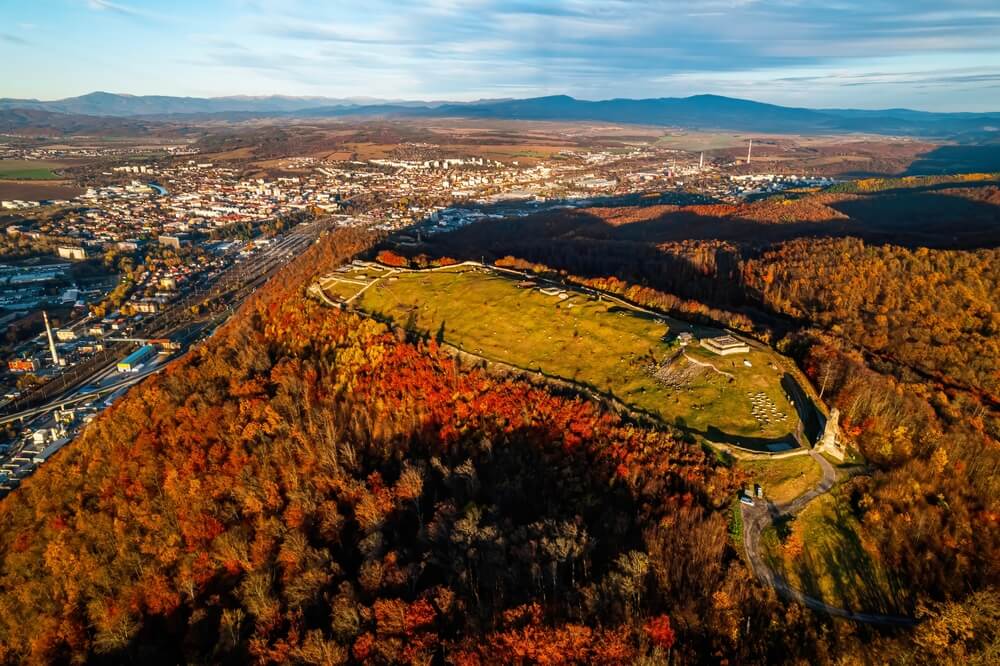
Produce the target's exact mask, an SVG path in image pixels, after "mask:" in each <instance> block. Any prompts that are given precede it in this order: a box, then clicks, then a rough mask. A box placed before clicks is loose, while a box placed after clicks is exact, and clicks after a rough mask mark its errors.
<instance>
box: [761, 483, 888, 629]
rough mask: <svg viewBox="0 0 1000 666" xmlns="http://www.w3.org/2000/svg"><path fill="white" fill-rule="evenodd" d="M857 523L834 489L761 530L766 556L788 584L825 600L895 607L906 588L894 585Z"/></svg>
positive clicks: (862, 607) (876, 608) (858, 607)
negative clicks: (795, 514)
mask: <svg viewBox="0 0 1000 666" xmlns="http://www.w3.org/2000/svg"><path fill="white" fill-rule="evenodd" d="M859 528H860V525H858V523H857V520H856V519H855V518H854V516H853V515H852V514H851V512H850V510H849V507H848V506H847V505H846V503H845V502H844V501H843V500H841V499H839V498H838V497H837V495H836V492H834V493H831V494H828V495H822V496H820V497H818V498H816V499H815V500H813V501H812V502H810V503H809V505H808V506H806V508H805V509H803V511H802V513H800V514H799V515H798V516H796V517H795V518H794V519H792V520H791V521H790V522H788V523H785V524H784V525H781V524H778V525H776V526H775V527H772V528H769V529H768V530H765V532H764V535H763V544H764V551H765V557H767V558H768V560H769V561H770V563H771V565H772V566H773V567H774V569H775V570H776V571H778V572H780V573H781V574H782V575H783V576H784V577H785V578H786V579H787V580H788V582H789V583H790V584H791V585H792V586H793V587H795V588H796V589H799V590H801V591H802V592H804V593H806V594H808V595H810V596H813V597H816V598H819V599H822V600H823V601H825V602H826V603H828V604H832V605H835V606H839V607H841V608H848V609H851V610H855V611H868V612H883V613H891V612H893V611H897V610H898V609H899V607H900V605H901V604H902V603H903V601H904V600H903V599H902V597H903V596H905V592H903V591H902V590H900V588H899V587H898V586H897V585H894V582H893V580H892V577H891V574H890V572H889V571H887V570H886V568H885V567H884V566H882V564H881V562H880V561H879V558H878V554H877V552H876V550H875V547H874V546H873V545H871V544H866V543H864V542H863V541H862V540H861V538H860V537H859V534H860V529H859ZM790 543H791V544H800V545H801V548H799V547H796V546H795V545H792V546H789V545H788V544H790Z"/></svg>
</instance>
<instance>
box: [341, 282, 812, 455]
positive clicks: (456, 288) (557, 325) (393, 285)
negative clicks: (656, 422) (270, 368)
mask: <svg viewBox="0 0 1000 666" xmlns="http://www.w3.org/2000/svg"><path fill="white" fill-rule="evenodd" d="M334 276H335V279H330V278H327V279H326V280H325V281H324V283H323V284H324V293H326V294H327V295H328V296H331V297H339V298H343V299H346V298H349V297H350V296H352V295H353V294H354V293H357V292H358V291H359V290H360V288H361V287H363V286H364V284H365V283H366V282H368V281H370V280H371V279H372V278H376V277H378V276H377V275H375V273H374V271H373V269H371V268H358V269H355V270H353V271H351V272H347V273H337V274H334ZM352 276H353V277H352ZM361 276H365V277H363V278H362V277H361ZM359 278H360V279H359ZM519 285H520V286H519ZM544 286H546V285H544V284H539V285H531V286H529V285H527V284H525V283H519V281H518V279H517V278H516V277H511V276H508V275H504V274H500V273H494V272H492V271H487V270H482V269H476V268H471V267H461V268H455V269H450V270H443V271H433V272H430V271H424V272H410V271H403V272H399V273H395V274H392V275H389V276H387V277H379V279H377V281H376V282H375V284H373V285H372V286H370V287H369V288H368V289H366V290H365V291H364V293H363V294H362V295H361V296H360V297H359V298H358V299H357V300H356V301H355V302H354V303H353V305H354V306H355V307H357V308H359V309H361V310H364V311H367V312H370V313H372V314H376V315H379V316H380V317H383V318H386V319H390V320H392V321H393V323H395V324H397V325H400V326H403V327H406V328H408V329H411V330H416V331H419V332H422V333H424V334H426V335H429V336H435V337H440V339H443V340H444V341H445V342H448V343H450V344H452V345H454V346H456V347H458V348H460V349H462V350H463V351H466V352H469V353H471V354H475V355H477V356H481V357H483V358H485V359H488V360H491V361H500V362H503V363H507V364H510V365H514V366H516V367H518V368H521V369H524V370H528V371H534V372H540V373H544V374H545V375H548V376H551V377H557V378H560V379H564V380H570V381H573V382H576V383H578V384H581V385H584V386H586V387H588V388H590V389H592V390H594V391H597V392H599V393H602V394H604V395H606V396H611V397H614V398H617V399H619V400H621V401H622V402H624V403H626V404H628V405H630V406H631V407H633V408H636V409H638V410H642V411H645V412H647V413H649V414H651V415H654V416H656V417H659V418H660V419H662V420H663V421H665V422H667V423H670V424H673V425H676V426H679V427H682V428H683V429H685V430H688V431H693V432H695V433H697V434H700V435H703V436H706V437H707V438H708V439H710V440H713V441H725V442H730V443H739V444H741V445H743V446H749V447H752V448H764V447H766V446H768V445H774V444H776V443H778V442H782V443H783V445H784V446H787V445H789V444H791V445H794V440H793V436H792V433H793V432H794V431H795V429H796V428H797V427H798V418H797V416H796V414H795V410H794V408H793V407H792V406H791V405H790V404H789V403H788V400H787V398H786V397H785V395H784V393H783V390H782V388H781V375H782V372H781V371H779V370H778V366H779V365H780V364H775V359H774V358H773V355H772V354H771V353H770V352H768V351H765V350H758V349H753V350H751V352H750V353H748V354H741V355H738V356H730V357H721V356H717V355H715V354H713V353H711V352H709V351H707V350H705V349H702V348H701V347H699V346H698V345H697V344H691V345H688V346H687V347H682V346H681V345H680V343H679V342H678V341H677V334H678V333H681V332H689V333H692V334H693V335H694V336H695V337H696V338H702V337H711V336H714V335H719V334H721V331H719V330H717V329H711V328H706V327H700V326H693V325H691V324H688V323H685V322H681V321H678V320H675V319H671V318H668V317H662V316H656V315H651V314H649V313H646V312H642V311H639V310H636V309H633V308H630V307H625V306H623V305H621V304H619V303H616V302H613V301H611V300H608V299H607V298H603V297H599V296H595V295H591V294H586V293H583V292H580V291H574V290H566V291H563V292H562V294H561V295H548V294H545V293H542V291H541V290H540V287H544ZM744 361H747V362H748V363H749V365H747V363H744ZM755 396H756V399H758V400H761V401H764V400H766V401H767V403H768V404H769V405H773V406H774V411H775V413H780V414H783V415H785V418H784V420H780V419H778V418H777V417H772V418H770V419H769V420H763V421H762V420H761V418H762V417H760V416H755V414H754V412H753V405H754V403H753V399H755V398H754V397H755ZM758 413H759V412H758Z"/></svg>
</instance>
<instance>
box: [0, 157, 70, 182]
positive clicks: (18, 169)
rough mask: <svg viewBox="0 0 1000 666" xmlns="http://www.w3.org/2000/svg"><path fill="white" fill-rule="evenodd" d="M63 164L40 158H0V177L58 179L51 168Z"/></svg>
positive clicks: (56, 167) (7, 178)
mask: <svg viewBox="0 0 1000 666" xmlns="http://www.w3.org/2000/svg"><path fill="white" fill-rule="evenodd" d="M63 166H65V165H64V164H62V163H60V162H45V161H42V160H0V179H5V180H58V179H59V176H58V175H57V174H55V173H53V171H52V170H53V169H58V168H60V167H63Z"/></svg>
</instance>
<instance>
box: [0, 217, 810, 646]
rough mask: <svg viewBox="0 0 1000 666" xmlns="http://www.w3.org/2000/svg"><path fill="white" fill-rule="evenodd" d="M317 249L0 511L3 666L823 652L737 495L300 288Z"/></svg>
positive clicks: (684, 456) (343, 254)
mask: <svg viewBox="0 0 1000 666" xmlns="http://www.w3.org/2000/svg"><path fill="white" fill-rule="evenodd" d="M369 242H370V238H367V237H365V236H364V235H363V234H358V233H355V232H350V231H345V232H339V233H338V234H336V235H333V236H330V237H327V238H325V239H324V240H323V241H322V242H321V243H320V244H318V245H316V246H314V247H313V248H312V249H310V250H309V252H308V253H307V255H306V256H305V257H304V258H303V259H302V260H300V261H297V262H295V263H294V264H293V265H292V266H291V267H290V268H289V269H288V270H286V271H285V272H284V273H283V274H281V275H280V276H279V278H278V279H276V280H274V281H273V282H272V283H270V285H269V286H268V287H267V288H265V289H264V290H262V292H261V293H260V294H259V296H258V297H257V298H256V299H255V300H253V301H251V302H250V303H248V304H247V305H246V306H244V308H243V309H242V310H241V311H240V312H239V313H238V314H237V316H236V317H235V318H234V319H233V320H232V321H231V322H230V323H229V324H228V325H227V326H226V327H225V328H224V329H223V330H221V331H220V332H219V333H218V334H217V335H216V336H215V337H213V338H212V339H210V340H209V341H207V342H206V343H205V344H204V345H203V346H201V347H198V348H196V349H194V350H193V351H192V352H190V353H189V354H188V355H187V356H186V357H185V358H184V359H182V360H181V361H179V362H176V363H174V364H172V365H171V366H170V367H169V368H168V369H167V370H166V371H165V372H164V373H163V374H162V375H159V376H157V377H156V378H154V379H151V380H150V381H148V382H145V383H143V384H141V385H140V386H139V387H137V388H136V389H134V390H133V391H132V392H131V393H130V394H128V395H127V396H125V397H124V398H123V399H122V400H120V401H119V402H118V403H116V405H115V406H114V407H112V408H111V409H109V410H108V411H107V412H106V413H105V414H104V415H102V417H101V418H99V419H98V420H97V421H95V422H94V423H93V424H92V425H91V426H90V427H89V428H88V429H87V430H86V431H85V433H84V434H83V435H82V436H81V437H80V438H79V440H78V441H76V442H74V443H73V444H71V445H69V446H67V447H66V448H65V449H64V450H63V451H62V452H61V453H60V454H59V455H58V456H56V457H55V458H54V459H52V460H51V461H50V462H48V463H47V464H46V465H45V466H43V467H42V468H41V469H40V470H39V471H38V472H37V473H36V474H35V475H34V476H32V477H31V478H30V479H28V480H26V481H25V482H24V484H23V485H22V487H21V488H20V489H19V490H18V491H17V492H15V493H13V494H12V495H10V496H9V497H7V498H6V499H4V500H3V502H2V503H0V534H2V537H0V660H2V661H3V662H6V663H25V662H27V663H39V664H41V663H53V662H70V661H73V662H79V661H98V662H108V663H120V662H122V661H134V662H140V663H176V662H223V663H246V662H248V661H253V662H257V663H288V662H297V663H315V664H330V663H348V662H351V663H386V664H388V663H419V664H425V663H456V664H476V663H483V664H491V663H517V662H522V663H529V662H530V663H549V664H563V663H608V664H617V663H626V662H631V661H636V660H640V661H641V660H647V661H649V662H650V663H660V662H664V661H672V662H674V663H691V662H696V661H705V660H718V659H728V660H730V661H732V662H742V663H751V662H773V661H778V660H783V659H787V658H794V657H795V656H796V655H798V656H801V657H803V658H807V657H813V656H815V655H816V654H817V650H818V651H819V654H821V655H825V650H826V647H825V646H826V643H825V642H824V641H823V640H822V636H823V635H825V634H826V633H827V632H828V631H829V630H828V629H826V628H823V627H817V626H814V625H813V624H812V622H811V619H810V618H809V617H808V616H805V615H802V614H801V613H793V614H791V615H789V616H787V617H786V616H784V614H783V611H782V610H781V607H780V606H778V605H777V603H776V602H775V600H774V599H773V597H772V596H771V594H770V592H769V591H768V590H766V589H764V588H760V587H759V586H758V585H756V583H754V582H752V581H751V579H750V577H749V573H748V572H747V571H746V569H745V568H744V567H743V566H742V564H741V562H740V560H739V558H738V557H737V555H736V553H735V551H734V549H733V547H732V545H731V542H730V540H729V537H728V534H727V520H726V517H725V516H726V515H727V513H728V512H727V510H726V509H727V504H728V501H729V498H730V497H731V496H732V493H733V492H734V490H735V488H736V487H738V485H739V484H740V482H741V481H742V480H741V479H740V478H738V477H737V476H735V475H734V474H733V473H732V472H731V471H730V470H729V469H727V468H726V467H723V466H720V465H719V464H718V462H717V461H715V460H714V458H712V457H709V456H707V455H706V454H705V453H704V452H703V451H701V450H700V449H698V448H695V447H692V446H691V445H689V444H686V443H682V442H679V441H677V440H675V439H674V438H672V437H671V436H670V434H669V433H666V432H654V431H649V430H644V429H640V428H638V427H635V426H632V425H629V424H628V423H625V422H623V421H621V420H620V419H619V418H618V417H615V416H612V415H610V414H608V413H605V412H603V411H601V410H600V409H598V408H597V407H595V406H594V405H592V404H590V403H586V402H581V401H580V400H573V399H567V398H561V397H556V396H553V395H551V394H550V393H547V392H546V391H544V390H542V389H540V388H537V387H533V386H530V385H527V384H524V383H520V382H517V381H509V380H504V379H498V378H496V377H493V376H490V375H488V374H487V373H484V372H481V371H478V370H475V369H469V368H462V367H460V366H459V365H458V364H457V362H456V361H454V360H453V359H451V358H450V357H448V356H446V355H444V354H443V353H442V352H440V351H439V350H438V349H437V348H436V346H435V345H434V343H426V344H424V343H420V342H410V341H407V340H406V339H405V335H404V334H399V335H397V334H395V333H393V332H390V331H388V330H387V329H385V328H384V327H383V326H381V325H379V324H376V323H374V322H372V321H371V320H368V319H363V318H359V317H356V316H353V315H351V314H349V313H342V312H339V311H336V310H334V309H331V308H324V307H321V306H320V305H318V304H317V303H314V302H313V301H311V300H307V299H306V298H305V297H304V286H305V285H306V284H308V283H309V281H310V280H312V279H313V278H314V277H315V276H316V275H317V274H319V273H321V272H325V271H327V270H329V269H330V267H332V266H335V265H337V264H338V263H340V262H341V261H343V260H344V259H346V258H348V257H350V256H353V255H354V254H355V253H357V252H358V251H360V250H361V249H363V248H364V247H366V246H367V244H368V243H369Z"/></svg>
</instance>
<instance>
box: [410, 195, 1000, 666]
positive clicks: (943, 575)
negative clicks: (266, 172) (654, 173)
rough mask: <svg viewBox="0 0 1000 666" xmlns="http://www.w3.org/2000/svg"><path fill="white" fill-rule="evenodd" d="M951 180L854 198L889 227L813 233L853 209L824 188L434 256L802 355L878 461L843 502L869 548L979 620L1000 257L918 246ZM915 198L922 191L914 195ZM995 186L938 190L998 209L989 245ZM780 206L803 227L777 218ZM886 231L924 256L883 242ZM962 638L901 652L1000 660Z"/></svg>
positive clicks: (993, 516)
mask: <svg viewBox="0 0 1000 666" xmlns="http://www.w3.org/2000/svg"><path fill="white" fill-rule="evenodd" d="M945 185H946V186H947V187H949V188H952V187H954V186H955V185H954V183H952V182H951V181H948V182H947V183H945V184H944V185H942V183H941V182H939V180H933V181H929V182H927V183H924V181H921V180H915V181H906V182H896V183H894V184H893V187H889V186H886V187H882V186H880V185H879V184H878V183H870V184H868V185H866V186H865V188H866V189H867V190H870V191H872V192H875V193H876V194H873V195H871V197H874V198H864V197H863V195H852V196H856V197H858V198H855V199H851V200H850V202H848V203H849V204H850V205H852V206H861V207H863V208H864V209H865V210H869V211H875V210H882V211H883V213H884V214H885V217H884V218H883V219H882V220H881V221H879V223H878V225H880V226H877V228H875V229H874V230H873V229H872V228H871V227H869V226H866V224H865V222H864V220H862V219H854V218H851V219H850V220H849V221H847V222H845V221H844V220H843V219H840V218H836V219H831V220H830V221H827V222H823V221H820V220H821V218H822V215H821V216H819V217H816V218H815V219H816V220H817V221H816V222H815V223H812V222H810V223H809V224H808V225H804V224H803V222H802V220H800V219H798V218H797V216H796V211H801V212H802V213H803V216H804V219H806V220H809V219H813V217H815V216H813V217H811V215H812V214H811V213H810V211H814V212H815V211H816V210H819V209H818V208H817V206H819V207H825V208H829V207H831V206H840V207H842V208H843V207H844V203H845V202H846V201H847V200H840V203H837V202H836V201H834V200H833V198H832V197H831V195H828V194H821V195H816V196H815V197H806V198H805V199H803V200H800V201H792V200H788V201H787V203H781V202H775V201H766V202H761V203H759V204H750V205H746V206H743V207H738V208H735V209H734V208H733V207H722V209H721V210H720V211H717V214H713V215H707V214H706V213H707V212H708V211H706V209H705V207H692V208H686V209H685V208H681V209H673V208H671V209H662V210H652V211H651V210H649V209H634V210H629V209H612V210H608V209H594V210H590V211H585V212H579V211H576V212H566V213H557V214H550V215H540V216H536V217H533V218H526V219H523V220H503V221H496V222H486V223H483V224H480V225H474V226H472V227H469V228H467V229H464V230H462V231H459V232H456V233H454V234H449V235H446V236H442V237H441V238H440V239H435V241H434V242H433V243H432V244H430V245H429V247H428V250H429V252H430V254H433V255H437V254H444V255H447V256H449V257H456V258H458V259H465V258H469V257H478V256H480V255H481V254H485V255H486V256H487V257H493V258H495V259H496V260H498V261H499V262H500V263H501V264H503V265H508V266H516V267H518V268H524V269H530V270H534V271H536V272H539V273H543V274H547V275H549V276H556V277H561V278H563V279H566V280H569V281H572V282H578V283H583V284H588V285H591V286H595V287H598V288H601V289H604V290H607V291H611V292H614V293H617V294H620V295H622V296H624V297H626V298H628V299H630V300H631V301H633V302H635V303H639V304H643V305H648V306H652V307H657V308H660V309H663V310H666V311H669V312H673V313H675V314H677V315H679V316H683V317H686V318H689V319H694V320H706V321H715V322H719V323H722V324H725V325H727V326H730V327H733V328H736V329H739V330H743V331H746V332H749V333H752V334H753V335H755V336H757V337H759V338H760V339H762V340H766V341H769V342H771V343H772V344H776V345H777V346H778V348H779V349H781V350H784V351H786V352H788V353H790V354H792V355H793V356H794V357H795V358H796V359H797V360H798V362H799V364H800V365H801V367H802V368H803V369H804V370H805V371H806V373H807V374H808V375H809V376H810V378H811V379H812V381H813V384H814V386H815V387H816V388H817V390H818V391H819V392H820V393H821V395H822V396H823V397H824V399H825V400H826V401H827V402H828V403H829V404H830V405H831V406H836V407H838V408H839V409H840V413H841V423H840V425H841V426H842V428H843V432H844V434H845V436H846V438H847V441H848V442H849V444H850V445H851V446H852V447H853V448H855V449H856V450H857V451H858V452H859V453H860V455H861V456H862V457H863V459H864V460H865V461H866V464H867V465H868V468H867V469H866V470H865V473H863V474H859V475H857V476H855V477H854V478H853V479H851V480H850V481H848V482H847V483H845V484H844V485H843V486H841V487H839V488H838V490H837V491H836V493H837V497H838V498H840V499H839V500H838V501H841V502H842V503H843V505H844V506H846V507H848V509H849V512H850V516H851V520H853V521H857V525H859V530H860V531H859V532H858V536H857V538H858V540H859V541H858V546H859V547H860V548H862V549H863V550H864V551H865V552H867V553H868V554H869V555H871V556H874V557H877V559H878V561H880V562H881V563H883V565H885V566H887V567H890V568H891V570H892V571H893V572H894V574H895V575H897V576H898V578H899V580H901V581H903V583H902V584H903V585H904V586H905V589H903V590H899V591H898V592H897V595H900V594H901V596H903V597H909V598H910V599H911V601H910V602H908V605H909V606H910V607H909V612H911V613H913V614H915V615H916V616H917V617H923V615H922V614H923V613H925V612H927V611H928V609H937V611H938V612H942V613H948V614H951V616H952V620H954V621H955V622H958V620H957V619H956V618H958V617H959V616H961V617H963V618H965V619H964V620H962V622H965V623H966V624H965V625H964V626H969V625H968V622H970V621H971V620H969V618H971V617H982V618H996V617H997V616H998V610H997V605H996V602H997V599H998V595H997V592H996V590H997V586H998V585H1000V565H998V563H1000V530H998V522H1000V414H998V394H1000V383H998V381H1000V346H998V344H1000V343H998V334H1000V306H998V304H1000V272H998V270H1000V251H998V250H997V242H996V241H990V242H984V243H983V245H982V246H981V247H978V246H977V247H973V248H967V249H929V248H927V247H920V246H919V244H917V243H916V240H917V234H923V233H925V232H927V228H921V224H920V222H919V216H918V217H917V218H914V219H915V220H916V221H915V222H914V223H913V225H912V226H910V227H907V220H908V219H910V218H909V217H908V216H909V215H910V213H909V212H908V211H912V209H913V207H914V206H915V205H916V204H915V203H914V201H913V200H911V199H907V197H908V196H915V197H917V198H918V200H919V199H920V197H923V196H924V195H925V193H926V188H924V186H926V187H927V188H930V187H943V186H945ZM906 187H915V188H916V190H915V192H914V193H911V194H910V195H908V194H907V192H906V190H905V188H906ZM922 188H923V189H922ZM995 192H996V190H995V188H993V187H992V186H986V187H979V186H975V187H972V188H970V189H968V190H963V191H962V192H961V193H960V195H954V194H942V195H940V196H961V197H962V198H964V199H965V200H967V201H973V202H976V205H977V206H984V207H983V208H982V209H977V210H980V215H979V217H978V218H976V219H977V220H978V221H979V222H977V224H980V223H981V224H982V226H980V227H978V230H977V232H976V233H977V234H979V238H980V239H981V240H982V239H983V238H986V237H990V238H993V237H995V236H996V235H997V234H998V233H1000V206H997V205H996V201H995V200H994V199H995ZM885 193H888V194H885ZM838 196H839V195H838ZM884 196H889V197H890V198H891V200H890V201H888V202H886V201H883V200H882V197H884ZM935 196H938V195H937V194H935ZM859 202H860V203H859ZM901 202H902V203H901ZM693 208H698V209H699V210H698V211H695V210H692V209H693ZM776 210H783V211H786V212H787V213H788V218H787V219H777V218H776V217H775V215H774V211H776ZM991 219H992V220H995V221H994V222H992V223H991V222H989V220H991ZM851 224H854V225H856V226H855V227H854V229H853V230H851V229H850V228H849V227H850V225H851ZM954 224H955V225H956V226H955V231H956V233H955V234H954V235H951V236H949V235H944V234H943V233H937V235H934V236H933V239H934V244H935V245H937V246H948V245H949V244H955V243H957V244H958V246H959V247H961V246H962V245H963V244H964V243H965V241H966V240H968V237H966V239H965V240H962V235H961V234H962V232H963V231H965V230H967V229H968V227H962V226H961V222H960V221H955V223H954ZM888 226H896V227H899V228H900V229H901V230H902V231H901V236H900V238H902V239H907V238H909V239H910V240H912V241H914V247H905V246H901V245H897V244H890V243H886V242H883V241H882V233H883V231H882V230H883V229H885V228H887V227H888ZM685 235H686V236H690V237H691V238H689V239H688V240H681V239H680V237H681V236H685ZM932 626H937V630H941V631H943V630H942V628H941V626H940V625H934V624H933V623H931V622H925V623H924V624H922V625H921V629H919V630H918V634H919V632H920V631H924V630H929V629H930V627H932ZM949 631H950V632H957V630H956V629H955V628H954V627H952V628H949V629H948V630H947V631H945V633H943V634H940V635H938V636H937V637H936V638H935V641H934V643H935V644H934V645H933V647H931V646H930V643H925V642H922V640H923V639H921V638H919V637H918V638H914V637H913V636H908V637H903V638H901V639H900V641H901V642H900V643H899V644H897V648H899V647H900V646H901V645H904V644H908V645H910V646H911V647H912V646H913V645H914V644H916V645H920V646H921V648H922V649H925V653H924V657H925V658H928V659H929V660H930V661H931V662H932V663H940V662H942V661H943V662H949V660H950V661H951V662H952V663H990V662H991V661H993V660H995V658H996V656H997V655H998V654H1000V652H998V651H1000V647H998V645H997V640H998V637H997V634H996V632H991V631H983V630H982V629H980V630H979V631H978V633H976V632H970V633H969V634H968V636H972V635H973V634H975V635H976V639H975V640H976V641H986V644H987V645H988V646H989V647H985V648H982V651H975V650H974V651H973V654H970V653H967V652H966V646H964V645H963V640H962V639H961V638H960V637H959V633H960V632H958V633H948V632H949ZM897 648H893V649H897ZM907 649H908V648H907ZM907 649H903V652H904V653H906V654H909V655H910V656H909V657H907V658H913V656H912V654H911V653H909V652H907V651H906V650H907ZM900 658H901V659H902V656H901V655H900ZM977 660H978V661H977Z"/></svg>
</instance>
